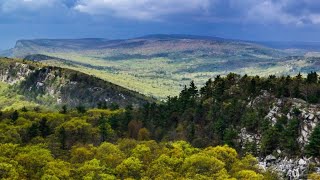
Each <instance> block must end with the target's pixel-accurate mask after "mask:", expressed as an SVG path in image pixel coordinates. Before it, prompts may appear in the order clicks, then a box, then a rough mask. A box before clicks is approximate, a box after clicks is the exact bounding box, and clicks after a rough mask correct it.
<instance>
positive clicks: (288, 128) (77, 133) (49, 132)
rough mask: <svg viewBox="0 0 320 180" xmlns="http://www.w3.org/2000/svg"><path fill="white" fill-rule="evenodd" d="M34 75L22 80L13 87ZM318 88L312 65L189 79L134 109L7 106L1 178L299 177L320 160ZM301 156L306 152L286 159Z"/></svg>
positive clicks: (1, 121)
mask: <svg viewBox="0 0 320 180" xmlns="http://www.w3.org/2000/svg"><path fill="white" fill-rule="evenodd" d="M19 72H20V74H21V71H19ZM34 72H37V71H34ZM18 74H19V73H18ZM30 74H32V73H31V72H30ZM40 74H41V73H40ZM36 77H41V76H38V75H37V76H36ZM6 79H8V78H6ZM35 79H37V78H35ZM10 82H15V81H14V79H12V80H10ZM32 82H33V81H31V80H29V82H28V81H24V80H21V83H20V86H22V87H23V85H24V84H29V83H31V84H33V83H34V82H33V83H32ZM28 86H29V85H28ZM29 87H32V86H29ZM79 90H81V89H79ZM35 94H36V93H35ZM319 94H320V83H319V78H318V74H317V73H315V72H311V73H309V74H308V75H307V77H306V78H304V77H302V76H301V75H300V74H298V75H296V76H293V77H290V76H283V77H276V76H269V77H266V78H264V77H259V76H247V75H245V76H240V75H237V74H232V73H231V74H229V75H227V76H224V77H222V76H217V77H216V78H215V79H212V80H211V79H210V80H208V81H207V83H206V84H205V86H203V87H199V88H198V87H196V85H195V84H194V83H193V82H191V83H190V85H189V86H185V88H184V90H182V91H181V93H180V94H179V96H177V97H168V99H167V100H166V101H163V102H158V103H153V102H149V103H146V104H144V105H142V106H136V107H133V106H131V105H129V104H127V106H125V108H121V107H119V106H116V105H115V104H105V103H97V106H96V107H97V109H91V108H90V106H87V107H86V106H85V104H82V105H81V106H80V105H79V106H72V105H70V106H68V105H65V106H62V107H61V106H60V108H59V110H58V112H57V111H56V110H49V109H47V108H42V107H41V106H39V105H38V106H35V107H23V108H21V109H17V110H4V111H2V112H1V113H0V126H1V128H0V137H1V138H0V142H1V147H0V148H1V153H0V157H1V158H2V159H3V161H2V162H1V163H0V164H1V166H0V168H2V172H3V173H2V175H1V177H2V178H9V177H10V178H13V179H21V178H22V179H24V178H26V179H39V178H43V179H47V178H60V179H70V178H73V179H79V178H80V179H81V178H89V179H90V178H93V179H116V178H118V179H119V178H120V179H124V178H134V179H142V178H146V179H148V178H151V179H156V178H158V179H163V178H167V179H179V178H182V179H183V178H190V179H212V178H215V179H219V178H221V179H232V178H236V179H279V178H280V177H295V178H306V177H307V175H308V174H312V173H313V172H316V170H317V168H318V167H319V166H320V165H319V164H317V161H316V160H314V158H318V157H320V151H319V149H320V148H319V142H320V138H319V134H320V133H319V132H320V131H319V129H320V126H319V125H318V119H319V118H320V106H319V105H318V104H319V101H320V95H319ZM106 152H107V153H106ZM34 154H41V156H37V158H36V159H35V156H34ZM248 154H251V155H248ZM253 157H258V159H256V158H253ZM300 157H308V158H309V157H310V158H309V159H305V158H302V159H300V160H299V159H298V161H299V162H298V161H287V158H292V159H297V158H300ZM274 159H277V161H274ZM258 161H260V162H259V165H258ZM292 162H294V163H292ZM264 163H265V164H264ZM274 163H291V164H289V165H281V166H278V164H274ZM286 167H292V169H288V168H286ZM279 168H280V169H279ZM293 170H294V173H296V172H298V175H297V174H294V173H292V171H293ZM299 173H300V174H299ZM317 176H318V175H317V174H316V173H314V174H312V175H310V177H317Z"/></svg>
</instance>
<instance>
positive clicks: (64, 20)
mask: <svg viewBox="0 0 320 180" xmlns="http://www.w3.org/2000/svg"><path fill="white" fill-rule="evenodd" d="M319 9H320V2H319V1H317V0H308V1H306V0H301V1H297V0H278V1H274V0H264V1H252V0H241V1H235V0H171V1H155V0H136V1H132V0H28V1H26V0H5V1H0V22H1V23H0V34H1V43H0V49H8V48H11V47H13V46H14V44H15V42H16V41H17V40H19V39H35V38H88V37H89V38H91V37H103V38H108V39H118V38H130V37H137V36H143V35H146V34H194V35H204V36H217V37H223V38H228V39H243V40H251V41H289V42H292V41H299V42H300V41H301V42H313V41H320V36H319V32H320V31H319V30H320V13H319V12H320V11H319Z"/></svg>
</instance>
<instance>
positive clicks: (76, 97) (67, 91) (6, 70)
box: [0, 59, 149, 107]
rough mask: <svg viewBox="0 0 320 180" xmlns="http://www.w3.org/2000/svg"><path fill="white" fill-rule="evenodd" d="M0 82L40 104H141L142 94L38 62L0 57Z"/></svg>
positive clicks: (73, 105) (143, 100)
mask: <svg viewBox="0 0 320 180" xmlns="http://www.w3.org/2000/svg"><path fill="white" fill-rule="evenodd" d="M0 81H2V82H5V83H8V84H10V85H12V87H13V88H12V89H13V90H14V91H16V92H18V93H19V94H22V95H24V96H26V98H27V99H28V100H30V101H36V102H37V103H39V104H45V105H51V104H58V105H59V104H60V105H62V104H66V105H69V106H71V107H75V106H78V105H82V106H87V107H95V106H96V105H97V104H98V103H99V102H103V103H104V104H105V105H111V104H114V103H115V104H118V105H120V106H122V107H124V106H127V105H129V104H132V105H136V106H139V105H142V104H144V103H146V102H148V101H149V99H147V98H146V97H145V96H143V95H141V94H139V93H136V92H133V91H130V90H127V89H125V88H122V87H120V86H117V85H115V84H112V83H109V82H106V81H104V80H101V79H99V78H96V77H93V76H90V75H87V74H84V73H80V72H77V71H73V70H69V69H63V68H57V67H46V66H43V65H41V64H39V63H33V62H29V61H20V60H12V59H1V65H0Z"/></svg>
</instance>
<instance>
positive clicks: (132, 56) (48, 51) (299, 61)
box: [12, 34, 320, 99]
mask: <svg viewBox="0 0 320 180" xmlns="http://www.w3.org/2000/svg"><path fill="white" fill-rule="evenodd" d="M275 46H276V45H273V44H270V43H256V42H248V41H241V40H232V39H223V38H219V37H208V36H194V35H179V34H173V35H171V34H169V35H167V34H154V35H147V36H142V37H137V38H131V39H115V40H110V39H99V38H92V39H35V40H20V41H17V43H16V46H15V47H14V48H13V49H12V56H13V57H19V58H26V59H29V60H35V61H41V62H43V63H46V64H47V65H51V66H60V67H64V68H65V67H67V68H70V69H74V70H77V71H81V72H84V73H86V74H94V75H95V76H97V77H99V78H102V79H105V80H107V81H110V82H112V83H114V84H117V85H120V86H122V87H125V88H128V89H131V90H134V91H137V92H140V93H143V94H145V95H147V96H153V97H157V98H160V99H163V98H166V97H167V96H172V95H176V94H177V93H179V92H180V91H181V89H182V88H183V86H184V85H185V84H187V83H189V82H190V81H191V80H194V81H195V82H196V84H197V85H202V84H204V83H205V80H207V79H209V78H213V77H215V76H216V75H218V74H221V75H225V74H228V73H229V72H234V73H238V74H242V75H244V74H251V75H260V76H265V75H269V74H276V75H290V74H297V73H299V72H302V73H308V72H310V71H319V70H320V65H319V63H318V59H319V58H318V57H313V56H312V55H311V56H310V53H307V51H305V50H292V49H291V50H287V48H283V49H276V48H272V47H275ZM278 46H279V47H280V45H278ZM281 47H285V46H281ZM305 54H307V55H305ZM313 54H314V53H313Z"/></svg>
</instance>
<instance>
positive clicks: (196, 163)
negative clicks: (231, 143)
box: [0, 107, 277, 180]
mask: <svg viewBox="0 0 320 180" xmlns="http://www.w3.org/2000/svg"><path fill="white" fill-rule="evenodd" d="M130 119H131V117H130V114H129V113H128V111H125V110H101V109H90V110H85V109H83V108H80V107H79V108H77V110H72V111H69V110H68V109H67V108H66V107H64V108H62V110H61V111H60V112H43V111H41V110H40V109H38V108H37V109H33V110H28V109H26V108H23V109H21V110H19V111H6V112H2V113H1V123H0V137H1V138H0V140H1V144H0V160H1V161H0V177H1V179H186V178H187V179H212V178H214V179H221V180H222V179H230V180H231V179H243V180H245V179H257V180H258V179H273V178H276V177H277V176H276V175H275V174H273V173H272V172H269V171H267V172H264V171H262V170H261V169H259V167H258V165H257V159H256V158H254V157H253V156H252V155H246V156H239V155H238V154H237V152H236V150H234V149H232V148H230V147H228V146H217V147H207V148H202V149H199V148H195V147H192V146H191V145H190V144H189V143H188V142H186V141H182V140H181V141H175V142H156V141H154V140H151V138H152V136H151V134H150V132H149V131H148V130H147V129H146V128H143V125H142V124H141V123H138V122H136V121H132V120H131V121H130ZM129 121H130V122H129ZM128 122H129V124H128ZM127 124H128V126H127ZM120 137H127V138H120ZM240 157H242V158H240Z"/></svg>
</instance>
